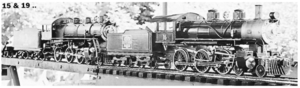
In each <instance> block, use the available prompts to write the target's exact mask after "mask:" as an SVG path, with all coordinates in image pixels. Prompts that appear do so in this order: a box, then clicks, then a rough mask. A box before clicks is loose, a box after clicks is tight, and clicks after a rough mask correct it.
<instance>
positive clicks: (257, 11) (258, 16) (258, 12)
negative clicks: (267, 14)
mask: <svg viewBox="0 0 300 88" xmlns="http://www.w3.org/2000/svg"><path fill="white" fill-rule="evenodd" d="M261 9H262V5H255V19H261V13H262V11H261Z"/></svg>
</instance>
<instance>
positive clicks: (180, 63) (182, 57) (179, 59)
mask: <svg viewBox="0 0 300 88" xmlns="http://www.w3.org/2000/svg"><path fill="white" fill-rule="evenodd" d="M188 59H189V56H188V54H187V52H186V51H185V50H183V49H178V50H177V51H176V52H175V54H174V57H173V63H174V65H175V69H176V70H178V71H185V70H186V69H187V65H184V63H187V62H188Z"/></svg>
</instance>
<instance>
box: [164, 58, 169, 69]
mask: <svg viewBox="0 0 300 88" xmlns="http://www.w3.org/2000/svg"><path fill="white" fill-rule="evenodd" d="M164 66H165V69H171V61H170V60H168V59H167V60H166V61H165V65H164Z"/></svg>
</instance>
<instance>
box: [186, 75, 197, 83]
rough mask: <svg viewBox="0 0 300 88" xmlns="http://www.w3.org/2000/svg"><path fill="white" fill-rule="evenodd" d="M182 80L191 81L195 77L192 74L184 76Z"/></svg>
mask: <svg viewBox="0 0 300 88" xmlns="http://www.w3.org/2000/svg"><path fill="white" fill-rule="evenodd" d="M184 81H189V82H193V81H195V77H194V76H185V77H184Z"/></svg>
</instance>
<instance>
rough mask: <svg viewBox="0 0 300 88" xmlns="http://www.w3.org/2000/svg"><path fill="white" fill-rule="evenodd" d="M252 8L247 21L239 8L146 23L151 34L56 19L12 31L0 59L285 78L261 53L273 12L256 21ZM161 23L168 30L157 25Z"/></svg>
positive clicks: (283, 64)
mask: <svg viewBox="0 0 300 88" xmlns="http://www.w3.org/2000/svg"><path fill="white" fill-rule="evenodd" d="M255 8H256V10H255V19H249V20H247V19H244V18H245V13H244V12H243V10H241V9H236V10H234V13H233V19H232V20H229V19H224V20H220V19H219V12H218V11H217V10H215V9H211V10H208V13H207V19H205V18H204V17H203V16H201V15H199V14H197V13H192V12H189V13H184V14H173V15H167V16H157V17H154V18H152V19H151V20H148V21H147V22H152V23H156V24H157V28H156V29H155V31H154V32H153V31H152V30H151V29H150V28H148V27H146V28H145V29H127V30H125V31H124V32H123V33H116V26H115V24H114V23H111V22H109V21H106V22H103V21H99V22H98V21H95V22H92V21H91V18H86V22H82V20H80V19H78V18H74V19H72V18H59V19H56V20H54V21H51V23H50V24H45V25H43V26H42V28H41V29H42V30H41V31H40V30H37V29H23V30H21V31H16V32H14V39H13V44H11V45H9V44H8V45H6V46H5V48H4V49H3V50H2V53H3V55H2V57H14V58H20V59H35V60H43V61H49V60H51V59H52V58H53V59H54V60H55V61H56V62H61V61H66V62H68V63H75V62H76V63H78V64H97V65H113V66H128V67H141V68H153V69H158V68H160V69H161V68H164V69H173V68H174V69H176V70H178V71H185V70H187V68H189V67H190V68H191V69H192V70H194V71H197V72H199V73H207V72H209V71H210V69H213V71H215V72H216V73H219V74H223V75H225V74H229V73H230V72H231V71H232V70H233V71H234V72H235V74H236V75H238V76H241V75H243V74H244V73H245V72H249V73H252V74H253V75H256V76H258V77H264V76H266V75H267V74H269V75H274V76H275V77H280V75H285V74H286V73H287V71H286V69H285V68H288V67H290V62H289V61H285V60H278V59H270V57H271V56H272V52H270V51H267V50H266V46H267V44H268V38H267V37H266V36H267V35H265V34H266V33H269V32H270V31H272V30H273V29H272V28H276V27H277V26H278V25H279V20H278V19H277V18H276V16H277V15H278V13H275V12H271V13H270V14H269V16H270V18H269V19H261V9H262V6H261V5H256V7H255ZM96 19H97V18H96ZM99 19H100V18H99ZM100 20H101V19H100ZM166 23H170V24H172V27H171V28H169V29H167V28H166V25H161V24H166ZM160 26H165V28H163V29H162V28H160ZM241 45H246V46H247V47H246V48H245V47H242V46H241Z"/></svg>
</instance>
